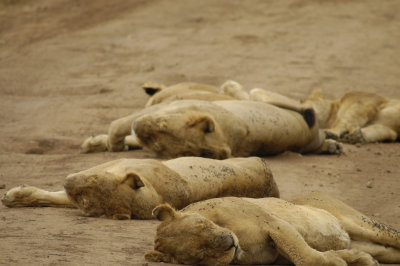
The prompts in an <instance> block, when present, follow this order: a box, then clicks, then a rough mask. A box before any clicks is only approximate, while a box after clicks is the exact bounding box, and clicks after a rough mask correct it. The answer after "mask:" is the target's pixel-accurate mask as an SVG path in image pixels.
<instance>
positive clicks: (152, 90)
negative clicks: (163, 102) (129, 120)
mask: <svg viewBox="0 0 400 266" xmlns="http://www.w3.org/2000/svg"><path fill="white" fill-rule="evenodd" d="M164 87H165V86H164V85H162V84H157V83H153V82H146V83H144V84H143V85H142V88H143V90H144V91H145V92H146V94H147V95H150V96H152V95H154V94H156V93H158V92H160V91H161V90H162V89H164Z"/></svg>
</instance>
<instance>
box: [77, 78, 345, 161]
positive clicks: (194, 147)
mask: <svg viewBox="0 0 400 266" xmlns="http://www.w3.org/2000/svg"><path fill="white" fill-rule="evenodd" d="M143 88H144V89H145V90H146V92H147V93H148V94H150V95H152V96H151V97H150V99H149V101H148V102H147V104H146V106H147V107H146V108H144V109H143V110H141V111H139V112H137V113H134V114H132V115H129V116H127V117H123V118H120V119H117V120H115V121H113V122H112V123H111V125H110V127H109V131H108V134H103V135H98V136H95V137H89V138H87V139H86V140H85V141H84V142H83V144H82V145H81V152H82V153H89V152H101V151H107V150H109V151H122V150H126V149H129V148H142V147H143V146H144V147H146V148H149V149H151V150H153V151H154V152H156V153H157V154H158V155H161V156H166V157H178V156H188V155H192V156H203V157H210V158H219V159H223V158H228V157H232V156H251V155H259V156H263V155H271V154H276V153H280V152H283V151H285V150H292V151H297V152H303V153H306V152H316V153H331V154H337V153H340V152H341V145H340V144H339V143H337V142H335V141H332V140H328V141H327V140H325V135H324V133H323V132H321V131H319V130H318V126H317V125H316V123H315V117H314V112H313V110H312V109H310V108H308V109H307V108H298V107H297V106H296V105H294V106H293V103H294V101H293V102H292V103H285V104H282V102H281V101H275V102H274V101H270V102H269V104H261V103H254V102H249V101H248V100H247V101H246V99H248V98H249V96H248V94H247V92H246V91H245V90H244V89H243V87H242V86H241V85H240V84H239V83H237V82H234V81H227V82H225V83H224V84H223V85H222V86H221V87H220V88H216V87H213V86H210V85H204V84H198V83H179V84H176V85H173V86H170V87H165V86H163V85H157V84H153V83H148V84H145V85H144V86H143ZM190 99H191V100H190ZM223 99H225V100H224V101H219V100H223ZM233 99H239V100H233ZM217 100H218V101H217ZM150 124H151V125H150Z"/></svg>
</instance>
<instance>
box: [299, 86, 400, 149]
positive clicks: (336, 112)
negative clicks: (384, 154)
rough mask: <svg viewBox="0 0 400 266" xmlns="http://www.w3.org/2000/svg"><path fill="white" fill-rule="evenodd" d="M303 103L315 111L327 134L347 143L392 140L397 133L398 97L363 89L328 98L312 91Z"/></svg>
mask: <svg viewBox="0 0 400 266" xmlns="http://www.w3.org/2000/svg"><path fill="white" fill-rule="evenodd" d="M303 105H305V106H311V107H312V108H313V109H314V110H315V111H316V113H317V114H318V119H319V123H320V127H323V128H325V132H326V133H327V135H328V137H329V138H333V139H340V140H342V141H344V142H348V143H371V142H381V141H396V140H397V139H398V138H399V136H400V100H397V99H390V100H389V99H386V98H384V97H382V96H379V95H376V94H373V93H367V92H349V93H346V94H345V95H344V96H343V97H342V98H340V99H336V100H328V99H326V98H324V97H323V96H322V95H321V92H320V91H314V92H313V93H312V94H311V95H310V96H309V97H308V98H307V99H306V100H304V102H303Z"/></svg>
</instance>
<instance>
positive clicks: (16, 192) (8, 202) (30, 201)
mask: <svg viewBox="0 0 400 266" xmlns="http://www.w3.org/2000/svg"><path fill="white" fill-rule="evenodd" d="M38 190H39V189H38V188H36V187H32V186H27V185H22V186H19V187H15V188H12V189H10V190H9V191H7V192H6V194H4V196H3V198H2V199H1V202H2V203H3V204H4V205H5V206H7V207H10V208H11V207H25V206H35V205H34V203H35V200H36V198H35V197H34V196H33V194H34V193H35V192H37V191H38Z"/></svg>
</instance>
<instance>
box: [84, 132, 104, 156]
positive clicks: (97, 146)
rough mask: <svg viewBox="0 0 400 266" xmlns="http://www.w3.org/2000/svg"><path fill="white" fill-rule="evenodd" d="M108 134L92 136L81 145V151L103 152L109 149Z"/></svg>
mask: <svg viewBox="0 0 400 266" xmlns="http://www.w3.org/2000/svg"><path fill="white" fill-rule="evenodd" d="M107 145H108V135H106V134H102V135H98V136H90V137H88V138H87V139H85V140H84V141H83V143H82V145H81V150H80V152H81V153H92V152H103V151H107V150H108V146H107Z"/></svg>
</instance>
